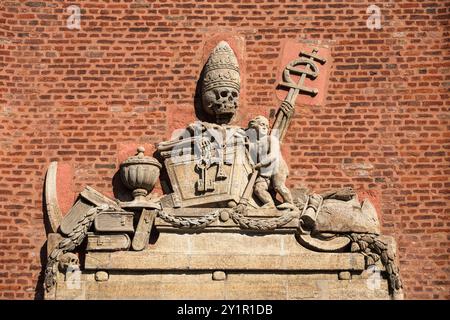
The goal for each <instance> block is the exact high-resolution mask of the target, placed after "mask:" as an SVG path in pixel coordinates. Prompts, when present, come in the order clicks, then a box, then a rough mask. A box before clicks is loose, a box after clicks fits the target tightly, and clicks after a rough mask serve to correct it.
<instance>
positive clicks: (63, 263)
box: [59, 252, 80, 272]
mask: <svg viewBox="0 0 450 320" xmlns="http://www.w3.org/2000/svg"><path fill="white" fill-rule="evenodd" d="M79 263H80V262H79V259H78V256H77V255H76V254H74V253H72V252H66V253H64V254H63V255H62V256H61V258H60V260H59V268H60V270H61V271H62V272H65V271H66V270H67V268H68V267H69V266H72V267H73V266H78V265H79Z"/></svg>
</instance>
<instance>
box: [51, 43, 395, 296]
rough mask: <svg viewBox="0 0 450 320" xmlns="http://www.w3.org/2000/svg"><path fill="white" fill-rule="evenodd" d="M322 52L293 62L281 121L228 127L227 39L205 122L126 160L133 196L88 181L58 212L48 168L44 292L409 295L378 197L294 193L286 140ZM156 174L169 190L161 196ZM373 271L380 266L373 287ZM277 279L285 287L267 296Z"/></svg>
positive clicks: (208, 92)
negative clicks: (110, 193) (109, 192)
mask: <svg viewBox="0 0 450 320" xmlns="http://www.w3.org/2000/svg"><path fill="white" fill-rule="evenodd" d="M327 50H328V49H326V48H323V47H320V46H318V47H308V50H301V51H300V52H298V57H297V58H296V59H294V60H292V61H291V62H289V63H288V64H287V65H286V67H285V69H284V72H283V75H282V81H281V83H280V87H281V88H284V89H286V90H287V93H286V96H285V99H284V100H283V101H282V102H281V104H280V106H279V108H278V110H277V113H276V116H275V120H274V122H273V124H272V126H271V125H270V121H269V119H267V118H266V117H264V116H262V115H254V117H252V119H251V121H250V122H249V123H248V125H247V126H246V127H240V126H238V125H235V124H233V120H234V119H235V116H236V113H237V112H238V111H239V110H240V109H239V107H240V105H239V98H240V88H241V78H240V68H239V63H238V59H237V58H236V54H235V51H234V49H233V48H232V46H230V45H229V43H227V42H226V41H219V42H218V43H217V45H216V47H215V48H214V49H213V50H212V51H211V53H210V56H209V58H208V60H207V62H206V65H205V66H204V69H203V70H204V72H203V78H202V79H200V83H201V94H202V97H201V102H202V110H203V112H204V113H205V114H206V115H207V117H206V118H205V119H208V120H207V121H206V120H203V121H200V120H198V121H195V122H193V123H191V124H189V125H188V126H187V127H186V128H184V130H177V131H176V134H174V135H173V136H172V138H171V139H170V140H168V141H162V142H160V143H158V144H157V146H156V150H157V151H156V154H155V155H154V157H151V156H149V155H145V149H144V148H142V147H139V148H138V149H137V153H136V154H135V155H133V156H130V157H129V158H128V159H126V160H125V161H124V162H122V163H121V164H120V167H119V168H118V170H119V173H120V178H121V182H122V184H123V186H124V187H125V188H127V190H129V192H130V194H132V196H133V200H132V201H120V200H119V199H110V198H108V197H106V196H104V195H103V194H101V193H100V192H98V191H96V190H95V189H93V188H91V187H89V186H87V187H86V188H85V189H84V190H83V191H81V193H80V194H79V196H78V198H77V199H76V201H75V203H74V204H73V207H72V208H71V209H70V210H69V212H67V213H65V214H64V213H61V210H60V209H59V207H58V199H57V197H56V196H55V194H56V193H55V190H56V188H57V185H56V179H55V176H56V175H57V174H58V173H57V165H56V164H52V165H50V167H49V171H48V173H47V178H46V183H45V195H46V198H47V199H46V206H47V212H48V215H49V217H48V218H49V221H50V223H51V228H50V232H49V234H48V241H47V247H48V259H47V264H46V267H45V289H46V298H47V299H105V298H147V299H167V298H178V299H196V298H203V299H205V298H206V299H216V298H218V299H225V298H230V299H248V298H256V299H258V298H259V299H261V298H269V299H270V298H271V299H285V298H286V297H288V298H291V299H302V298H318V299H326V298H329V299H354V298H362V299H389V298H396V299H397V298H402V282H401V279H400V274H399V269H398V265H397V263H396V255H395V242H394V241H393V240H392V238H390V237H386V236H382V235H381V233H380V225H379V221H378V213H377V210H376V208H375V206H374V204H373V203H372V202H371V201H370V200H368V199H363V201H360V199H359V197H358V194H357V192H355V191H354V190H353V189H351V188H342V189H335V190H329V191H325V192H320V193H316V192H310V191H305V190H302V191H301V192H299V190H291V189H290V188H288V187H287V181H288V179H289V164H288V163H287V162H286V160H285V159H284V158H283V156H282V153H281V147H280V146H281V144H282V143H283V139H284V137H285V135H286V133H287V132H288V130H289V128H290V122H291V120H292V118H293V116H294V114H295V111H296V109H297V108H300V107H305V106H301V105H297V100H298V97H300V96H302V95H307V96H315V95H317V94H318V93H320V90H325V88H321V87H314V83H315V82H314V81H315V80H316V79H319V78H320V77H325V76H326V74H325V73H323V72H322V71H321V70H322V68H323V66H325V65H326V64H327V63H330V62H329V60H328V59H326V58H324V54H326V55H327V56H328V54H329V52H328V51H327ZM163 172H164V174H163ZM158 179H159V180H160V182H161V185H162V186H164V187H163V194H162V195H157V194H156V192H154V191H153V189H154V186H155V184H156V183H157V182H158ZM63 214H64V215H63ZM74 270H75V271H77V272H74ZM249 270H251V272H249ZM369 270H375V271H377V272H378V273H376V274H377V275H378V277H379V278H378V279H379V282H377V283H378V284H377V285H373V283H375V282H374V281H372V280H373V277H374V276H375V275H374V273H373V272H372V273H371V272H369ZM73 274H77V277H78V278H76V279H77V281H78V282H77V283H76V285H74V284H73V281H72V280H73V279H72V278H71V277H72V276H71V275H73ZM218 275H220V276H218ZM269 280H270V281H269ZM348 280H352V281H348ZM71 281H72V282H71ZM221 281H226V282H227V285H226V286H224V285H220V282H221ZM270 283H272V286H273V287H274V288H275V287H277V288H279V289H277V290H278V291H277V290H275V289H274V290H267V285H268V284H270ZM324 283H325V284H326V288H327V289H326V290H324V289H323V288H324V287H323V284H324ZM167 288H171V289H170V290H169V289H167ZM270 288H272V287H270ZM343 292H345V293H343ZM269 293H271V294H272V295H269V296H268V295H267V294H269Z"/></svg>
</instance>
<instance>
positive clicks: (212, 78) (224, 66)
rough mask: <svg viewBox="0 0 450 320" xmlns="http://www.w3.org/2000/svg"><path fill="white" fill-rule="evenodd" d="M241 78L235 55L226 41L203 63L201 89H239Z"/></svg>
mask: <svg viewBox="0 0 450 320" xmlns="http://www.w3.org/2000/svg"><path fill="white" fill-rule="evenodd" d="M240 84H241V79H240V75H239V64H238V61H237V58H236V55H235V54H234V52H233V49H231V47H230V45H229V44H228V43H227V42H226V41H221V42H219V44H218V45H217V46H216V47H215V48H214V49H213V51H212V52H211V54H210V56H209V58H208V61H207V62H206V65H205V70H204V77H203V84H202V91H203V92H205V91H208V90H211V89H213V88H217V87H231V88H234V89H236V90H238V91H239V89H240Z"/></svg>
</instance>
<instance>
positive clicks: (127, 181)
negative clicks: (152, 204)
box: [120, 147, 161, 207]
mask: <svg viewBox="0 0 450 320" xmlns="http://www.w3.org/2000/svg"><path fill="white" fill-rule="evenodd" d="M144 152H145V149H144V148H143V147H139V148H137V154H136V155H135V156H132V157H129V158H128V159H127V160H125V161H124V162H122V163H121V165H120V177H121V179H122V182H123V184H124V185H125V186H126V187H127V188H128V189H130V190H131V191H132V193H133V197H134V200H133V201H132V202H128V203H127V205H126V206H127V207H140V206H144V207H145V204H146V203H147V202H148V200H147V199H146V196H147V195H148V194H149V193H150V192H151V191H152V190H153V187H154V186H155V184H156V181H157V180H158V178H159V173H160V170H161V164H160V163H159V161H158V160H156V159H155V158H153V157H148V156H145V155H144Z"/></svg>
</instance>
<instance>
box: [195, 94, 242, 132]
mask: <svg viewBox="0 0 450 320" xmlns="http://www.w3.org/2000/svg"><path fill="white" fill-rule="evenodd" d="M202 102H203V109H204V111H205V112H206V113H207V114H209V115H212V116H216V120H217V121H220V122H225V123H228V122H229V121H230V120H231V119H232V118H233V116H234V114H235V113H236V109H237V108H238V105H239V91H238V90H237V89H235V88H230V87H217V88H212V89H210V90H208V91H206V92H204V94H203V97H202Z"/></svg>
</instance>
